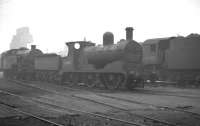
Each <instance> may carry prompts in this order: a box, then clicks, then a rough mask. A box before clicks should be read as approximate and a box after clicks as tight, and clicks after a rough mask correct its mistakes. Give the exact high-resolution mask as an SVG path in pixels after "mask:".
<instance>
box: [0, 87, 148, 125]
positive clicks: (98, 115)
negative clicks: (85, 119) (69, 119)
mask: <svg viewBox="0 0 200 126" xmlns="http://www.w3.org/2000/svg"><path fill="white" fill-rule="evenodd" d="M0 91H1V93H4V94H7V95H10V96H14V97H18V98H21V99H23V100H26V101H31V102H39V103H41V104H45V105H49V106H53V107H57V108H61V109H65V110H70V111H74V112H78V113H83V114H88V115H91V116H96V117H100V118H104V119H108V120H113V121H117V122H120V123H124V124H129V125H134V126H145V125H144V124H139V123H135V122H130V121H126V120H122V119H118V118H114V117H110V116H106V115H103V114H97V113H91V112H86V111H83V110H78V109H72V108H66V107H61V106H58V105H55V104H49V103H46V102H41V101H38V100H37V99H33V98H31V99H30V98H26V97H24V96H21V95H17V94H13V93H11V92H8V91H3V90H0ZM0 104H4V105H6V106H9V107H10V108H11V109H13V110H15V111H18V112H20V113H23V114H26V115H28V116H31V117H34V118H37V119H41V120H42V121H46V122H48V123H51V124H53V125H55V126H64V125H61V124H58V123H55V122H52V121H50V120H46V119H44V118H41V117H39V116H36V115H33V114H31V113H28V112H24V111H22V110H19V109H16V108H15V107H13V105H9V104H7V103H3V102H0Z"/></svg>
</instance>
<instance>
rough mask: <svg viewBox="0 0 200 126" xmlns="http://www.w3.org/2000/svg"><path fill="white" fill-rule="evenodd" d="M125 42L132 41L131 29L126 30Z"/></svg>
mask: <svg viewBox="0 0 200 126" xmlns="http://www.w3.org/2000/svg"><path fill="white" fill-rule="evenodd" d="M125 30H126V40H129V41H130V40H133V28H132V27H127V28H126V29H125Z"/></svg>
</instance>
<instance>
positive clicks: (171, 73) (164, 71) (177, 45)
mask: <svg viewBox="0 0 200 126" xmlns="http://www.w3.org/2000/svg"><path fill="white" fill-rule="evenodd" d="M142 47H143V58H142V63H143V69H144V73H145V74H147V75H150V74H149V73H152V72H153V73H154V74H155V75H156V76H157V79H159V80H168V81H174V82H178V84H180V85H188V84H189V85H192V84H197V85H200V50H199V49H200V35H198V34H190V35H188V36H186V37H182V36H178V37H167V38H156V39H148V40H146V41H145V42H144V43H143V44H142Z"/></svg>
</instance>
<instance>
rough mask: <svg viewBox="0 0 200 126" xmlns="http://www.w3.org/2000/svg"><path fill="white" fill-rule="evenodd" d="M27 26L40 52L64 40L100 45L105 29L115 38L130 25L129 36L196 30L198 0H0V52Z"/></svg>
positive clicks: (56, 48)
mask: <svg viewBox="0 0 200 126" xmlns="http://www.w3.org/2000/svg"><path fill="white" fill-rule="evenodd" d="M24 26H28V27H29V28H30V33H31V34H32V35H33V39H34V44H36V45H38V47H39V48H40V49H42V50H43V51H47V50H48V51H49V52H54V51H57V52H58V51H60V50H63V48H64V46H65V42H67V41H76V40H83V39H84V37H86V39H87V40H90V41H92V42H95V43H97V44H101V43H102V35H103V33H104V32H106V31H111V32H113V33H114V36H115V42H116V41H118V40H120V39H121V38H125V30H124V29H125V27H126V26H132V27H133V28H134V29H135V31H134V35H133V38H134V40H136V41H139V42H143V41H144V40H146V39H150V38H158V37H169V36H177V35H183V36H185V35H188V34H190V33H200V0H0V43H1V46H0V52H2V51H4V50H6V49H8V48H9V43H10V42H11V39H12V36H13V35H14V34H16V29H17V28H19V27H24Z"/></svg>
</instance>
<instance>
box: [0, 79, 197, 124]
mask: <svg viewBox="0 0 200 126" xmlns="http://www.w3.org/2000/svg"><path fill="white" fill-rule="evenodd" d="M33 84H35V85H37V86H40V87H41V88H45V89H48V90H52V91H57V92H60V93H63V94H64V95H59V94H55V93H50V92H48V93H47V92H45V91H42V90H39V89H37V90H36V89H31V88H28V87H23V86H17V85H16V84H12V83H8V82H5V81H3V80H0V89H4V90H9V91H12V92H13V93H17V94H20V95H24V96H26V97H27V98H35V99H37V100H38V102H37V103H30V102H27V101H23V100H21V99H17V98H14V97H10V96H7V95H5V94H2V93H0V99H1V101H4V102H6V103H8V104H11V105H14V106H17V107H18V108H20V109H22V110H24V111H29V112H31V113H34V114H37V115H40V116H42V117H45V118H47V119H51V120H54V121H56V122H59V123H60V124H65V125H68V124H73V125H74V124H76V125H77V126H83V125H84V126H86V125H88V126H90V125H91V126H102V125H109V126H120V125H125V124H122V123H120V122H116V121H112V120H108V119H102V118H99V117H94V116H91V115H87V114H83V113H75V112H72V111H66V110H64V109H61V108H56V107H53V106H49V105H45V104H41V103H39V102H43V103H48V104H54V105H59V106H61V107H69V108H74V109H80V110H83V111H87V112H94V113H100V114H104V115H107V116H112V117H116V118H120V119H124V120H127V121H132V122H137V123H141V124H145V125H149V126H151V125H152V126H153V125H154V126H162V125H161V124H159V123H155V122H151V121H148V120H145V119H141V118H138V117H137V116H134V115H132V114H130V113H136V114H141V115H148V116H150V117H155V118H157V119H161V120H165V121H169V122H172V123H173V124H179V125H181V126H199V125H200V120H199V118H194V117H190V115H188V114H185V113H181V112H173V111H168V110H165V109H158V108H155V107H153V106H144V105H139V104H133V103H129V102H125V101H120V100H116V99H112V98H105V97H102V96H98V95H97V94H96V93H94V92H98V91H96V89H95V90H94V91H93V90H86V91H84V90H82V91H70V90H69V89H65V88H63V85H59V86H58V85H54V84H49V83H39V82H37V83H33ZM139 90H142V89H139ZM145 90H151V91H153V92H157V93H160V92H166V93H173V94H175V95H177V94H178V95H192V96H199V92H198V90H197V89H184V90H183V89H179V88H173V87H167V88H166V87H145ZM145 90H144V92H143V93H142V92H140V91H139V92H138V91H136V92H134V91H133V92H130V91H116V92H109V91H105V92H104V91H99V92H98V93H100V94H103V95H107V96H112V97H117V98H122V99H128V100H133V101H137V102H144V103H149V104H154V105H159V106H163V105H165V106H170V107H174V108H176V107H183V108H184V107H185V106H186V107H187V106H190V107H189V108H184V109H187V110H188V111H193V112H199V113H200V107H199V103H200V100H199V99H195V98H194V99H189V98H184V97H177V96H167V95H159V94H150V93H145ZM65 95H66V96H65ZM70 95H75V96H78V97H82V98H87V99H90V100H94V101H97V102H105V103H106V104H109V105H112V106H116V107H120V108H124V109H127V110H128V111H129V112H123V111H120V110H117V109H114V108H112V107H108V106H104V105H100V104H97V103H93V102H91V101H86V100H83V99H76V98H74V97H70ZM0 108H1V106H0ZM1 110H2V109H1ZM1 113H2V114H1ZM3 113H4V112H3V111H2V112H1V111H0V115H3ZM5 113H7V114H8V115H7V116H6V117H3V118H1V120H0V121H1V122H0V124H1V123H3V124H5V122H15V121H16V120H18V121H19V120H20V121H21V122H19V123H16V124H19V125H20V124H21V125H22V126H23V124H26V123H27V125H30V126H32V123H30V124H29V123H28V122H27V120H28V121H29V122H34V121H35V119H33V118H31V117H26V118H22V119H18V118H14V117H16V116H14V115H15V114H10V115H9V112H6V111H5ZM68 113H69V114H68ZM72 113H73V114H72ZM71 114H72V115H71ZM12 115H13V116H12ZM9 119H10V121H9ZM36 122H37V121H36ZM37 125H38V126H40V125H43V124H40V123H39V121H38V124H37V123H36V126H37ZM44 125H47V124H44ZM126 125H128V124H126Z"/></svg>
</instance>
